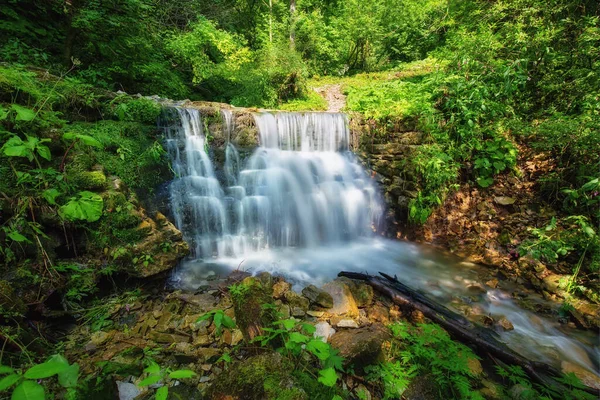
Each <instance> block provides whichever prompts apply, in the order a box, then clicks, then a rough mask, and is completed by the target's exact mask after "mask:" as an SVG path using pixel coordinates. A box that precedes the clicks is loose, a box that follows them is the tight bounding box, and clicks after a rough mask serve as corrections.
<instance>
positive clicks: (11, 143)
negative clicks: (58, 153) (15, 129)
mask: <svg viewBox="0 0 600 400" xmlns="http://www.w3.org/2000/svg"><path fill="white" fill-rule="evenodd" d="M25 138H26V140H25V141H23V140H22V139H21V138H20V137H19V136H17V135H13V136H12V137H11V138H10V139H8V140H7V141H6V143H4V145H3V146H2V150H3V152H4V155H6V156H8V157H25V158H27V159H28V160H29V161H33V160H35V162H36V164H37V165H38V167H39V168H42V167H41V165H40V162H39V160H38V158H37V156H40V157H42V158H44V159H46V160H48V161H50V159H51V158H52V155H51V154H50V149H49V148H48V146H46V145H44V144H43V143H48V142H50V139H39V138H37V137H35V136H28V135H25Z"/></svg>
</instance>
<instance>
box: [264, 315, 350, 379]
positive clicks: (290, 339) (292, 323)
mask: <svg viewBox="0 0 600 400" xmlns="http://www.w3.org/2000/svg"><path fill="white" fill-rule="evenodd" d="M315 330H316V329H315V327H314V326H312V325H310V324H307V323H303V322H299V321H297V320H295V319H293V318H290V319H284V320H279V321H275V322H273V326H272V327H265V328H263V331H264V334H263V335H259V336H256V337H255V338H254V341H255V342H258V343H260V345H261V346H263V347H264V346H267V345H268V344H271V343H283V346H281V347H277V348H276V350H277V351H278V352H280V353H282V354H284V355H286V356H288V357H291V358H293V359H295V360H301V359H302V354H303V353H307V354H310V355H311V356H313V357H315V358H316V359H317V360H319V362H320V364H321V369H320V370H319V377H318V379H317V380H318V382H320V383H322V384H323V385H325V386H328V387H333V386H335V384H336V382H337V379H338V375H337V373H336V371H343V368H342V362H343V358H342V357H340V356H339V355H338V351H337V350H335V349H334V348H332V347H331V345H329V344H328V343H325V342H324V341H323V340H322V339H321V338H318V337H317V338H315V337H313V334H314V333H315Z"/></svg>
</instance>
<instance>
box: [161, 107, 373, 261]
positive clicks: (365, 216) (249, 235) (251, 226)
mask: <svg viewBox="0 0 600 400" xmlns="http://www.w3.org/2000/svg"><path fill="white" fill-rule="evenodd" d="M175 110H176V113H177V115H178V118H179V120H180V122H179V123H176V124H172V125H171V126H170V127H168V128H167V129H166V131H167V146H168V149H169V153H170V155H171V157H172V160H173V169H174V171H175V173H176V175H177V177H178V178H177V179H176V180H175V181H174V182H173V183H172V184H171V205H172V212H173V215H174V216H175V222H176V224H177V226H178V228H179V229H180V230H181V231H182V232H184V235H185V237H186V239H187V240H188V241H189V242H190V243H191V244H192V249H193V250H194V252H193V256H194V257H196V258H202V259H208V258H219V257H241V256H244V255H246V254H248V253H252V252H256V251H259V250H262V249H266V248H273V247H315V246H323V245H328V244H332V243H342V242H347V241H351V240H354V239H356V238H358V237H360V236H368V235H370V234H371V233H372V227H373V225H374V224H377V223H378V221H379V217H380V216H381V214H382V206H381V203H380V201H379V199H378V195H377V191H376V190H375V187H374V186H373V184H372V182H371V180H370V179H368V176H367V175H366V174H365V172H364V170H363V169H362V167H361V166H360V164H359V163H358V162H357V160H356V159H355V157H354V156H353V155H352V153H351V152H350V151H349V150H348V142H349V130H348V127H347V121H346V117H345V116H344V115H343V114H332V113H302V114H301V113H275V114H272V113H260V114H255V120H256V124H257V126H258V128H259V133H260V147H259V148H258V149H256V151H255V152H254V154H253V155H252V156H251V157H250V158H249V159H248V160H247V162H246V165H245V167H242V163H241V160H240V155H239V153H238V150H237V149H236V148H235V146H234V145H233V144H232V143H231V142H230V141H229V139H230V138H231V133H232V130H233V122H232V120H233V118H232V114H231V111H230V110H223V111H222V116H223V121H224V133H225V134H226V137H227V138H228V142H227V144H226V148H225V163H224V165H223V172H224V174H223V176H224V182H219V181H218V180H217V178H216V176H215V171H214V168H213V165H212V162H211V160H210V158H209V156H208V153H207V148H206V139H205V135H204V132H203V129H202V126H203V124H202V122H201V120H200V114H199V112H198V111H197V110H194V109H185V108H177V109H175ZM221 185H223V186H221Z"/></svg>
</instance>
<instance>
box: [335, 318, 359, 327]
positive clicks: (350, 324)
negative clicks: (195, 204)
mask: <svg viewBox="0 0 600 400" xmlns="http://www.w3.org/2000/svg"><path fill="white" fill-rule="evenodd" d="M335 326H337V327H338V328H358V323H357V322H356V321H355V320H353V319H349V318H344V319H342V320H341V321H339V322H338V323H337V324H336V325H335Z"/></svg>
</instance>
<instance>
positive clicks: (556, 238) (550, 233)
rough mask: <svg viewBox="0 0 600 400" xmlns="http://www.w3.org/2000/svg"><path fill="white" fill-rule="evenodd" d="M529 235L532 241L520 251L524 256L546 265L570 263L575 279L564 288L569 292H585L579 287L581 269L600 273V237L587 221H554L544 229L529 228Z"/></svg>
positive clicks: (577, 218)
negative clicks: (526, 255) (563, 261)
mask: <svg viewBox="0 0 600 400" xmlns="http://www.w3.org/2000/svg"><path fill="white" fill-rule="evenodd" d="M529 232H530V238H528V239H526V240H524V241H523V242H522V243H521V246H520V247H519V252H520V253H521V254H528V255H530V256H531V257H533V258H535V259H537V260H543V261H545V262H547V263H556V262H558V261H559V260H567V261H569V260H570V261H571V262H570V263H569V264H570V265H573V275H572V276H571V279H570V280H569V282H568V284H567V286H566V287H565V289H567V291H571V290H572V289H574V288H577V289H582V287H580V286H578V285H577V284H576V283H577V279H578V276H579V274H580V272H582V267H583V273H585V274H597V273H598V271H600V256H599V254H600V236H599V235H598V233H597V232H596V230H595V229H594V226H593V225H592V224H590V221H589V219H588V218H587V217H585V216H583V215H571V216H568V217H565V218H563V219H560V220H558V219H556V218H554V217H553V218H552V220H551V221H550V223H549V224H548V225H546V226H545V227H543V228H530V229H529Z"/></svg>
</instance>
